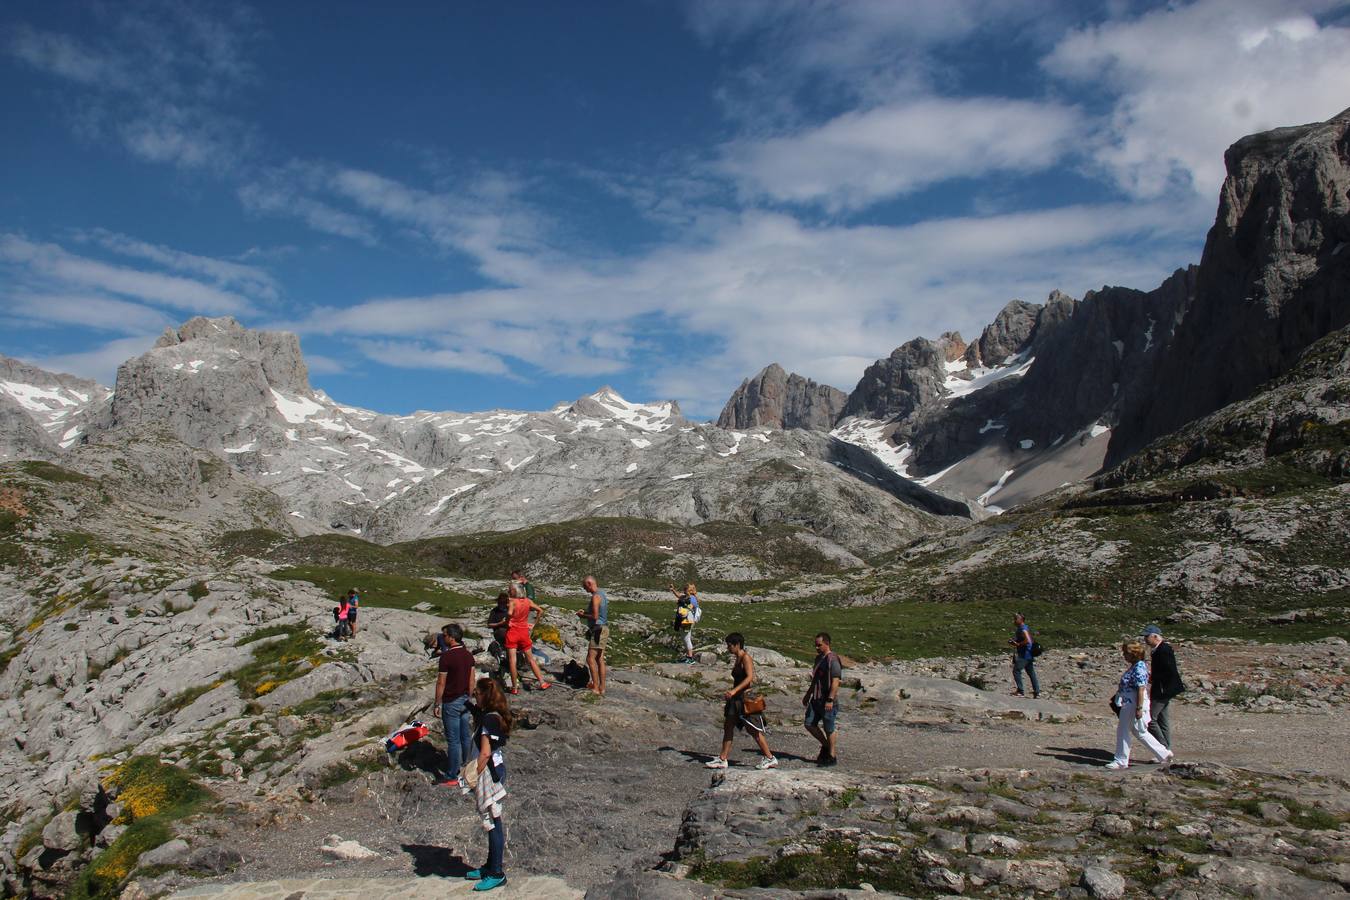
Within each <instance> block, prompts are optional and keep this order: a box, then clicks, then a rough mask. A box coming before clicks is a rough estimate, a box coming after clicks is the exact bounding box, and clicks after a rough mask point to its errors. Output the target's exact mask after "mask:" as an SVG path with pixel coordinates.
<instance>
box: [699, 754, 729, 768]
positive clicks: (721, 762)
mask: <svg viewBox="0 0 1350 900" xmlns="http://www.w3.org/2000/svg"><path fill="white" fill-rule="evenodd" d="M703 766H704V768H708V769H725V768H726V767H727V761H726V760H725V759H722V757H720V756H718V757H715V758H713V759H710V760H708V761H707V762H705V763H704V764H703Z"/></svg>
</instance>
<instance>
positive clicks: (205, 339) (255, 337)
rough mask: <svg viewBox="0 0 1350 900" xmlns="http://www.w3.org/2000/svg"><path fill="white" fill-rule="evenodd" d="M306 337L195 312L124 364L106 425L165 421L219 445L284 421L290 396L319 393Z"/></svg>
mask: <svg viewBox="0 0 1350 900" xmlns="http://www.w3.org/2000/svg"><path fill="white" fill-rule="evenodd" d="M313 395H314V393H313V390H312V388H311V387H310V384H309V371H308V369H307V368H306V366H305V360H304V356H303V355H302V354H301V352H300V341H299V339H298V338H297V337H296V336H295V335H294V334H291V333H289V332H278V331H253V330H251V329H247V328H244V327H243V326H241V325H240V324H239V323H238V322H236V321H235V320H234V319H232V318H217V319H208V318H203V317H198V318H194V319H191V320H189V321H188V322H187V323H185V324H184V325H183V326H182V327H181V328H178V329H176V330H175V329H169V330H167V331H165V332H164V334H163V335H161V336H160V338H159V340H158V341H156V342H155V346H154V347H152V348H151V349H150V350H149V351H148V352H146V353H144V354H142V355H141V356H138V357H136V358H135V359H132V360H128V361H127V362H125V363H123V364H122V366H121V367H120V368H119V369H118V370H117V385H116V388H115V390H114V395H113V401H112V405H111V408H110V410H109V414H108V416H107V418H106V421H105V423H104V425H105V428H107V429H115V428H126V427H134V426H138V425H142V424H152V423H162V424H164V425H166V426H167V427H168V428H169V429H170V430H171V431H172V432H173V433H174V434H175V435H177V436H178V437H179V438H180V439H181V440H183V441H184V442H185V443H187V444H189V445H191V446H194V447H205V448H213V449H214V448H220V447H222V446H224V445H225V443H226V442H229V441H234V440H236V439H237V438H239V437H240V436H241V435H242V436H245V437H246V439H248V440H251V439H252V438H253V437H254V436H255V432H256V430H257V428H258V427H259V426H261V425H263V424H265V423H268V422H271V423H272V424H274V425H280V424H281V423H282V419H283V417H284V416H285V412H284V411H282V410H281V407H280V406H279V405H278V404H280V403H282V402H283V401H291V402H294V401H295V400H297V399H299V400H301V401H302V402H306V401H304V398H312V397H313Z"/></svg>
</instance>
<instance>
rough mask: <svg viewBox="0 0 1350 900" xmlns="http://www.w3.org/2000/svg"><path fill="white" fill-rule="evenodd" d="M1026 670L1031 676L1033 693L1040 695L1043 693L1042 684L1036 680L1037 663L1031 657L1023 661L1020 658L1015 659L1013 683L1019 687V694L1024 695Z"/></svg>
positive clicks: (1015, 657)
mask: <svg viewBox="0 0 1350 900" xmlns="http://www.w3.org/2000/svg"><path fill="white" fill-rule="evenodd" d="M1023 669H1026V670H1027V674H1028V675H1030V676H1031V692H1032V693H1033V694H1039V693H1040V692H1041V682H1040V681H1039V680H1038V679H1037V678H1036V661H1035V660H1034V659H1032V658H1031V657H1030V656H1028V657H1026V658H1025V659H1023V658H1022V657H1020V656H1014V657H1013V683H1014V684H1016V685H1017V693H1019V694H1020V693H1022V670H1023Z"/></svg>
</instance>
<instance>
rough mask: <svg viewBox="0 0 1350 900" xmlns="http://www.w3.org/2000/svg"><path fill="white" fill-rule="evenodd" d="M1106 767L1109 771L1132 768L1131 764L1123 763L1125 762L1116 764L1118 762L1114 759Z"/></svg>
mask: <svg viewBox="0 0 1350 900" xmlns="http://www.w3.org/2000/svg"><path fill="white" fill-rule="evenodd" d="M1106 767H1107V768H1108V769H1128V768H1129V767H1130V764H1129V763H1123V762H1116V761H1115V760H1114V759H1113V760H1111V761H1110V762H1109V763H1107V764H1106Z"/></svg>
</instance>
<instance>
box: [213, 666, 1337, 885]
mask: <svg viewBox="0 0 1350 900" xmlns="http://www.w3.org/2000/svg"><path fill="white" fill-rule="evenodd" d="M722 668H723V667H722V666H717V667H715V668H714V667H703V666H697V667H688V668H685V667H680V666H654V667H650V668H648V669H644V670H641V671H623V672H615V673H613V675H612V677H611V685H610V695H609V696H608V697H607V698H606V699H605V700H604V701H601V702H592V701H591V700H590V698H589V695H588V694H587V693H585V692H578V691H570V690H568V689H566V688H559V689H557V690H553V691H550V692H548V693H533V694H531V693H527V694H525V695H523V696H522V697H521V698H519V699H520V700H521V702H520V703H519V704H518V709H520V710H522V711H526V712H527V713H528V716H529V718H530V720H531V724H532V725H533V726H534V727H530V728H522V729H519V730H518V731H517V733H516V734H515V735H514V736H513V738H512V741H511V743H510V745H509V748H508V749H509V754H508V769H509V772H510V775H509V781H508V784H509V785H510V786H511V788H512V794H511V797H510V799H509V800H508V806H507V822H508V835H509V842H508V853H507V863H508V870H509V871H512V872H517V873H520V874H521V875H524V874H525V873H529V874H531V875H551V876H558V877H561V878H563V879H565V880H566V881H567V883H568V884H570V885H573V886H576V887H582V888H584V887H587V886H591V885H595V884H602V883H604V882H606V881H608V880H609V879H611V878H613V877H614V875H615V874H616V873H621V872H625V871H631V870H645V869H650V868H653V867H655V866H657V865H659V864H660V863H661V862H662V861H663V860H664V859H667V858H669V855H670V853H671V850H672V848H673V847H674V845H675V840H676V837H677V834H678V833H679V830H680V824H681V819H682V815H683V812H684V810H685V809H686V807H687V806H688V804H689V803H690V801H691V800H692V799H693V798H694V797H696V796H697V795H698V794H699V793H700V792H701V791H703V790H704V789H706V788H707V787H708V785H709V783H710V777H709V776H710V773H708V772H707V771H706V770H705V769H704V768H703V766H702V763H703V762H704V761H705V760H706V759H708V758H710V756H711V754H713V753H715V752H716V749H717V746H718V742H719V739H720V731H721V729H720V721H719V718H720V705H719V704H718V702H717V701H716V700H715V699H711V695H712V694H713V693H715V691H716V689H717V686H718V685H720V684H721V683H722V681H723V680H724V677H725V673H724V672H723V671H722ZM1076 668H1077V667H1076V666H1075V665H1074V664H1072V663H1071V662H1069V661H1068V660H1067V659H1065V660H1064V661H1062V662H1060V663H1054V664H1049V665H1045V666H1044V671H1043V673H1042V675H1043V678H1044V679H1045V682H1046V684H1047V685H1056V684H1059V685H1061V686H1062V685H1063V684H1065V683H1069V682H1070V681H1071V677H1070V676H1071V671H1070V670H1071V669H1076ZM695 674H699V675H701V676H702V677H703V678H704V679H705V681H704V685H705V686H695V685H693V684H691V683H690V679H691V678H692V677H693V676H694V675H695ZM1203 674H1204V673H1203V672H1201V671H1199V670H1197V669H1196V668H1194V667H1192V668H1191V670H1190V671H1189V672H1188V676H1189V677H1192V678H1198V677H1201V676H1202V675H1203ZM764 675H765V676H766V681H767V682H768V683H769V684H776V685H781V686H782V690H784V691H786V690H787V689H789V688H791V690H792V691H793V693H791V694H788V693H771V694H770V704H771V709H772V710H774V711H780V713H781V711H784V710H790V711H791V712H792V717H791V719H790V720H786V721H782V722H780V723H779V724H777V725H775V726H774V727H773V728H772V734H771V738H770V740H771V744H772V746H773V748H774V750H775V752H776V753H777V755H778V757H779V759H780V760H781V761H782V767H781V768H780V769H779V770H778V774H779V775H780V776H781V777H782V778H785V779H789V778H793V777H794V776H793V772H794V770H798V771H801V770H809V771H812V772H814V771H816V770H815V767H814V765H812V764H811V762H810V760H811V759H813V758H814V756H815V751H816V744H815V742H814V741H813V740H812V739H811V738H810V737H809V736H808V735H806V734H805V732H804V731H803V730H802V729H801V728H800V726H799V725H798V724H797V719H796V715H795V710H796V700H795V692H796V691H797V690H799V689H800V686H801V685H802V684H803V683H804V680H805V676H806V672H805V670H802V669H797V670H791V669H777V670H768V669H767V668H766V669H765V670H764ZM848 675H849V676H850V677H860V678H861V679H862V681H863V683H864V685H865V686H866V689H865V690H864V691H863V692H862V693H861V694H857V695H855V696H854V698H853V700H852V702H850V703H849V704H848V705H846V706H845V708H844V712H843V714H842V716H841V723H842V724H841V744H840V746H841V752H840V757H841V760H842V762H841V765H840V767H839V769H837V770H836V771H837V772H839V773H840V774H843V775H847V774H848V773H849V772H850V771H853V772H857V773H859V774H866V775H869V776H884V777H885V778H888V779H891V780H892V781H896V782H899V781H904V780H906V779H909V778H911V777H914V776H916V775H917V774H918V773H921V772H924V771H926V770H931V769H935V768H938V767H942V766H957V767H969V768H982V767H990V766H997V767H1017V768H1026V769H1031V770H1036V771H1056V770H1058V771H1071V772H1082V773H1098V774H1099V775H1100V777H1103V778H1108V777H1115V778H1129V777H1133V776H1134V769H1133V767H1132V769H1131V771H1130V772H1128V773H1108V772H1106V771H1105V770H1103V769H1101V768H1100V767H1101V765H1102V764H1103V763H1105V762H1106V761H1107V760H1108V759H1109V752H1108V748H1109V747H1110V746H1111V741H1112V735H1113V732H1114V719H1112V718H1111V717H1110V715H1109V713H1107V712H1106V707H1105V703H1104V700H1103V699H1101V698H1097V697H1095V696H1089V697H1088V698H1086V699H1084V700H1083V701H1082V702H1074V701H1068V702H1066V701H1065V700H1064V699H1060V700H1057V701H1045V702H1042V703H1036V702H1033V701H1030V700H1021V699H1015V698H1011V697H1008V696H1007V695H1006V693H1005V692H1003V691H998V692H995V691H992V690H991V691H986V692H971V693H974V694H976V702H977V703H983V704H985V705H986V707H988V708H986V709H976V708H972V707H970V706H968V705H966V706H962V705H958V704H955V703H941V702H939V703H927V702H921V701H919V700H913V701H900V702H885V696H886V690H887V688H886V685H887V684H888V683H889V682H887V680H886V679H887V678H889V677H890V675H889V673H888V671H887V670H881V669H873V668H870V667H863V668H859V669H855V670H850V672H849V673H848ZM1061 678H1062V680H1058V681H1057V679H1061ZM934 684H937V685H939V686H950V685H951V683H950V682H941V683H938V682H934ZM956 687H957V688H960V689H962V690H964V687H963V686H959V685H957V686H956ZM1108 688H1109V686H1105V687H1101V689H1100V690H1101V692H1102V693H1103V696H1104V693H1105V691H1106V690H1107V689H1108ZM1062 693H1064V691H1062V690H1060V689H1057V688H1056V689H1050V690H1047V696H1051V695H1054V694H1062ZM1085 693H1089V694H1091V692H1086V691H1085ZM871 696H881V697H882V698H883V702H877V703H870V702H869V703H863V702H861V701H862V698H865V697H871ZM705 697H707V699H705ZM963 702H964V701H963ZM1173 723H1174V724H1173V732H1174V741H1175V744H1176V747H1175V749H1176V750H1177V752H1178V758H1179V759H1185V760H1204V761H1207V762H1217V763H1222V764H1225V765H1229V766H1236V767H1242V768H1247V769H1254V770H1259V771H1268V772H1274V773H1282V774H1286V775H1287V774H1291V773H1295V772H1301V773H1310V774H1319V775H1326V776H1336V777H1342V776H1344V774H1345V771H1346V759H1345V755H1344V752H1343V751H1342V750H1333V751H1332V752H1328V751H1329V748H1344V747H1346V746H1350V715H1347V713H1346V711H1345V710H1344V709H1343V708H1341V709H1332V710H1329V711H1327V712H1307V713H1304V712H1282V713H1270V712H1254V711H1244V710H1241V709H1237V708H1234V707H1231V706H1227V705H1220V706H1216V707H1203V706H1197V705H1192V704H1187V703H1184V702H1177V703H1174V709H1173ZM437 745H438V746H440V744H439V741H437ZM756 760H757V752H756V751H754V750H753V747H752V744H751V742H750V741H748V740H744V739H739V738H738V740H737V743H736V750H735V753H734V754H733V757H732V762H733V765H736V766H749V765H752V764H753V763H754V762H755V761H756ZM1139 768H1140V769H1141V771H1142V772H1148V771H1150V770H1152V767H1151V766H1141V767H1139ZM252 809H253V811H254V812H255V813H256V814H257V816H258V822H257V824H264V823H265V824H266V826H267V831H266V832H264V833H263V834H261V835H259V837H260V838H261V840H257V841H256V842H254V841H251V840H250V841H247V842H245V845H243V846H241V847H240V849H241V850H243V851H244V852H245V855H246V857H247V862H246V863H245V864H244V865H243V866H242V867H241V868H240V869H238V870H236V871H235V872H234V873H232V874H231V875H229V876H225V877H224V878H223V879H221V880H223V881H231V882H235V881H250V882H261V881H269V880H273V879H279V878H283V877H287V876H290V875H292V874H293V873H295V872H298V871H299V872H307V873H311V874H313V875H315V876H317V877H325V878H327V877H333V878H338V877H365V878H369V877H394V878H398V877H408V876H427V875H443V876H457V875H459V874H462V872H463V871H464V869H465V868H467V867H470V866H476V865H477V864H478V863H479V862H481V856H482V854H483V852H484V851H483V845H484V840H483V837H482V832H481V831H480V830H479V829H478V826H477V823H476V821H475V820H474V819H473V817H472V815H471V803H470V801H469V799H468V798H466V797H463V796H461V795H460V794H459V792H457V791H453V790H447V789H444V788H438V787H435V786H433V785H432V784H431V783H430V779H429V778H428V777H427V775H425V774H424V773H422V772H418V771H404V770H401V769H392V770H390V771H387V772H381V773H377V774H375V775H372V776H368V777H367V778H364V779H361V780H359V781H356V782H353V783H351V784H348V785H343V786H341V787H338V788H334V789H331V790H329V791H327V792H324V793H323V795H322V797H321V799H320V800H319V801H318V802H314V803H297V804H294V805H293V806H291V807H287V808H284V809H278V808H276V807H275V806H274V805H269V804H260V803H255V804H253V807H252ZM333 834H339V835H341V836H342V837H343V838H344V839H348V840H356V841H359V842H360V843H361V844H363V845H364V846H366V847H368V848H370V849H372V850H374V851H376V852H377V853H378V854H380V855H379V857H378V858H375V859H371V860H362V861H338V860H333V859H331V858H329V857H328V856H326V855H324V854H323V853H322V852H320V849H319V848H320V847H321V846H322V845H323V843H324V841H325V839H326V838H327V837H328V836H329V835H333ZM307 896H312V895H310V894H307Z"/></svg>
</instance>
